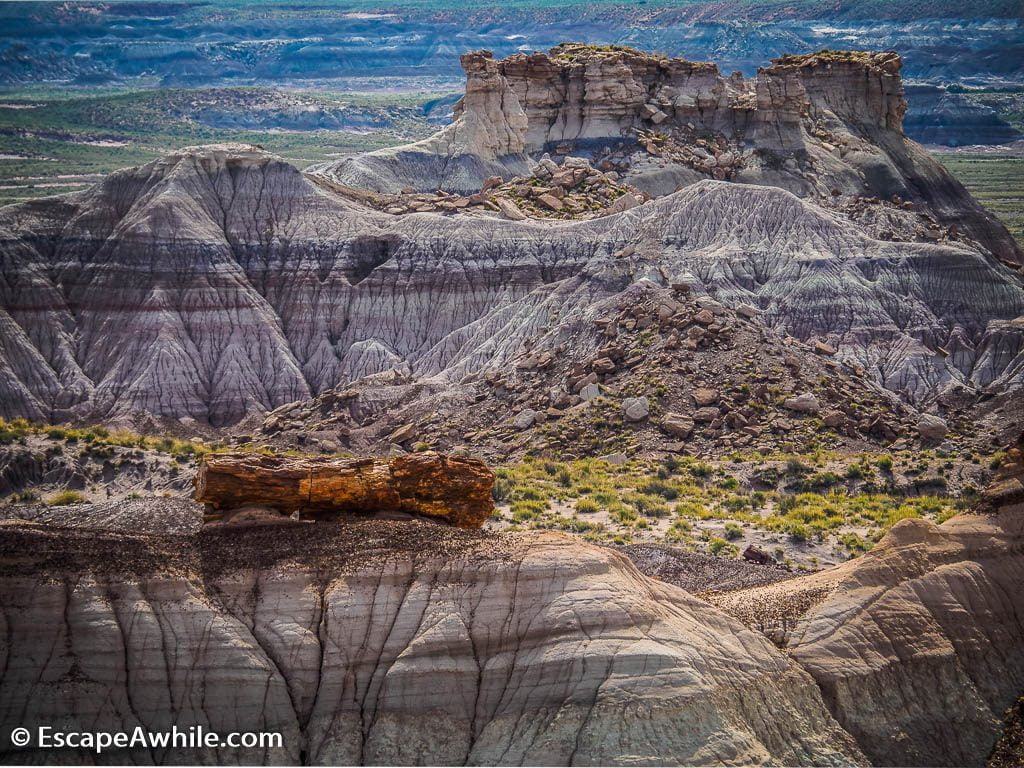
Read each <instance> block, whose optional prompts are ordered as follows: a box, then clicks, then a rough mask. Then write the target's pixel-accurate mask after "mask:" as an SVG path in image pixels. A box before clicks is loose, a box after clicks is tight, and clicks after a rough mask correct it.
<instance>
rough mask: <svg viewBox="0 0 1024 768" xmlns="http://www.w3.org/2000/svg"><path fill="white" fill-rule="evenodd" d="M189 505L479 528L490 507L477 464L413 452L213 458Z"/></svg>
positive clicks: (484, 471) (490, 479) (490, 478)
mask: <svg viewBox="0 0 1024 768" xmlns="http://www.w3.org/2000/svg"><path fill="white" fill-rule="evenodd" d="M195 485H196V494H195V498H196V501H198V502H200V503H201V504H205V505H207V508H208V509H209V510H211V511H212V512H213V513H215V514H216V513H220V514H223V513H225V512H230V511H231V510H234V509H239V508H242V507H247V506H257V507H270V508H271V509H276V510H277V511H279V512H281V513H282V514H285V515H292V514H297V515H298V517H299V519H303V518H312V519H315V518H318V517H321V518H322V517H324V516H325V515H337V514H339V513H350V514H353V513H359V514H374V513H407V514H413V515H423V516H426V517H430V518H438V519H441V520H444V521H446V522H448V523H451V524H452V525H457V526H459V527H462V528H479V527H480V526H481V525H483V524H484V521H485V520H486V519H487V518H488V517H489V516H490V514H491V512H492V511H493V509H494V501H493V499H492V497H491V491H492V489H493V486H494V473H493V472H492V471H491V470H490V469H489V468H488V466H487V465H486V464H484V463H483V462H482V461H480V460H479V459H473V458H468V457H462V456H442V455H440V454H437V453H433V452H424V453H414V454H410V455H408V456H395V457H391V458H387V459H328V458H323V459H319V458H293V457H286V456H268V455H265V454H259V453H218V454H213V455H211V456H209V457H207V458H206V459H205V460H204V461H203V463H202V464H201V465H200V467H199V471H198V473H197V474H196V477H195Z"/></svg>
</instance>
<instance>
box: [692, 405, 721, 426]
mask: <svg viewBox="0 0 1024 768" xmlns="http://www.w3.org/2000/svg"><path fill="white" fill-rule="evenodd" d="M719 413H720V411H719V410H718V406H717V405H709V406H707V407H706V408H698V409H697V410H696V411H694V412H693V420H694V421H696V422H697V423H699V424H708V423H710V422H712V421H714V420H715V419H717V418H718V415H719Z"/></svg>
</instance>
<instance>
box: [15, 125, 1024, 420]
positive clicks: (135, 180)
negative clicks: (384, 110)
mask: <svg viewBox="0 0 1024 768" xmlns="http://www.w3.org/2000/svg"><path fill="white" fill-rule="evenodd" d="M0 253H2V255H0V271H2V274H3V280H2V281H0V323H2V324H3V326H4V328H6V331H5V332H4V333H2V334H0V370H2V376H0V416H3V417H5V418H10V417H13V416H26V417H29V418H33V419H38V420H40V421H47V422H51V423H52V422H60V421H63V420H66V419H76V418H96V419H103V420H119V421H128V422H131V423H133V424H136V425H138V426H141V427H145V426H146V424H147V423H152V421H151V420H152V418H154V417H155V418H157V419H164V420H177V419H182V418H184V419H186V422H187V423H190V422H188V421H187V420H189V419H194V420H196V421H198V422H200V423H203V424H212V425H214V426H216V427H220V426H224V425H230V424H234V423H237V422H239V421H240V420H242V419H245V418H247V417H250V418H251V417H254V416H257V415H260V417H261V418H262V414H263V413H264V412H266V411H268V410H273V409H277V408H283V407H284V406H287V405H289V404H293V403H296V402H297V401H302V400H306V399H308V398H310V397H311V396H313V395H315V394H317V393H320V392H326V391H328V390H333V389H336V388H339V386H340V387H341V389H343V388H344V386H345V385H346V384H347V383H348V382H350V381H353V380H355V379H357V378H360V377H376V378H375V379H372V380H373V381H374V382H376V383H377V384H380V385H382V386H384V385H387V386H394V385H398V386H402V387H407V388H408V387H412V388H413V389H415V388H416V387H421V388H422V387H426V386H444V387H449V388H451V387H452V386H453V384H455V383H457V382H459V381H461V380H462V379H463V378H464V377H466V376H467V375H470V374H476V375H477V376H484V375H486V374H487V372H488V371H491V370H494V371H502V370H504V369H505V367H506V366H508V365H510V364H513V362H514V361H515V360H516V359H518V358H519V357H520V356H521V355H522V354H523V350H524V348H527V347H529V348H531V349H533V350H535V352H536V354H537V355H542V354H543V353H544V352H545V351H546V352H547V353H549V354H550V355H558V356H560V359H564V358H565V357H566V356H567V355H568V356H569V357H572V356H573V355H575V354H577V352H578V353H579V354H580V355H585V354H589V353H590V349H589V347H587V348H580V349H579V350H575V349H574V347H573V345H574V344H576V343H578V342H579V339H580V332H581V328H582V327H584V326H590V327H593V326H592V323H593V322H594V321H595V320H597V319H599V318H598V317H597V316H596V314H595V311H594V305H595V304H596V303H598V302H601V301H605V300H612V299H614V297H615V296H618V295H620V294H622V292H624V291H626V290H627V289H629V288H630V286H633V285H636V286H638V287H642V286H644V285H654V286H661V287H663V288H667V287H669V286H671V285H675V284H679V285H685V286H687V287H688V288H689V289H691V290H692V292H693V293H694V294H699V295H703V294H708V293H711V294H713V295H715V296H716V297H717V298H718V299H719V300H720V301H721V302H723V303H724V304H726V305H733V306H738V305H739V304H746V305H749V306H752V307H755V308H757V309H759V310H760V314H758V315H757V322H758V323H762V324H764V325H765V326H767V327H768V328H770V329H773V330H774V331H776V332H777V333H780V334H782V335H785V334H790V335H792V336H795V337H797V338H799V339H807V340H811V339H815V340H817V339H829V340H830V343H831V344H832V345H833V346H836V347H837V348H838V350H839V354H838V356H837V357H838V358H839V359H842V360H845V361H847V362H849V363H852V364H855V365H857V366H860V367H862V368H863V369H864V370H865V371H866V372H867V373H868V374H870V376H872V377H873V378H874V379H875V380H876V381H878V382H879V383H881V384H882V385H884V386H885V387H887V388H889V389H891V390H893V391H895V392H899V393H901V394H902V395H903V396H904V397H907V398H908V399H912V400H914V401H915V402H922V401H926V400H927V399H928V398H930V397H934V396H935V395H936V394H939V393H942V392H944V391H948V390H950V389H956V388H963V389H964V390H966V392H967V393H968V394H970V393H977V392H978V391H980V390H982V389H984V390H987V391H995V392H1003V391H1010V390H1013V389H1014V388H1015V387H1019V386H1020V384H1021V371H1022V370H1024V354H1022V350H1024V325H1022V324H1021V321H1020V320H1019V319H1017V318H1019V317H1020V316H1021V315H1022V314H1024V287H1022V284H1021V281H1020V278H1019V276H1018V275H1016V274H1014V273H1013V272H1012V271H1011V270H1009V269H1007V268H1006V267H1004V266H1002V265H1000V264H999V263H998V262H996V261H995V260H994V259H993V258H991V256H989V255H987V254H985V253H984V252H981V251H979V250H977V249H976V248H974V247H972V246H971V245H970V244H969V243H966V242H962V241H957V240H946V241H942V242H938V243H933V242H931V241H929V242H921V243H914V242H888V241H882V240H878V239H876V238H874V237H872V236H871V235H870V234H868V233H866V232H865V231H864V230H863V229H862V228H861V227H859V226H858V225H856V224H855V223H853V222H850V221H848V220H846V219H845V218H844V217H842V216H840V215H839V214H837V213H834V212H831V211H829V210H827V209H824V208H822V207H820V206H817V205H815V204H813V203H811V202H809V201H805V200H800V199H798V198H797V197H795V196H794V195H792V194H790V193H788V192H786V191H784V190H781V189H777V188H772V187H756V186H752V185H739V184H731V183H727V182H716V181H707V180H705V181H703V182H700V183H698V184H694V185H691V186H689V187H687V188H685V189H683V190H681V191H680V192H677V193H675V194H673V195H669V196H666V197H663V198H659V199H657V200H653V201H651V202H649V203H647V204H645V205H642V206H639V207H636V208H633V209H631V210H628V211H625V212H622V213H619V214H615V215H610V216H605V217H603V218H599V219H594V220H591V221H585V222H560V223H554V222H542V223H534V222H519V221H508V220H501V219H499V218H497V217H496V216H481V215H476V216H462V215H459V214H454V213H453V214H448V215H438V214H416V215H410V216H389V215H386V214H383V213H380V212H376V211H373V210H369V209H367V208H366V207H364V206H362V205H361V204H359V203H357V202H354V201H352V200H350V199H348V198H345V197H343V196H340V195H338V194H336V193H335V192H333V191H331V190H329V189H326V188H324V187H321V186H318V185H316V184H313V183H311V182H310V181H309V180H308V179H306V178H304V177H303V176H302V174H300V173H299V172H298V171H297V170H295V169H294V168H293V167H292V166H290V165H288V164H287V163H285V162H283V161H281V160H280V159H278V158H275V157H273V156H272V155H269V154H267V153H264V152H262V151H259V150H258V149H256V148H253V147H247V146H237V145H232V146H212V147H205V148H191V149H187V150H182V151H180V152H177V153H174V154H172V155H169V156H168V157H166V158H164V159H162V160H160V161H157V162H153V163H150V164H148V165H146V166H143V167H141V168H137V169H130V170H128V171H122V172H119V173H116V174H113V175H111V176H110V177H108V178H107V179H106V180H105V181H104V182H102V183H101V184H99V185H98V186H97V187H95V188H94V189H92V190H89V191H87V192H83V193H79V194H75V195H70V196H66V197H60V198H52V199H49V200H41V201H37V202H33V203H28V204H24V205H15V206H9V207H7V208H4V209H3V210H2V211H0ZM588 338H589V334H588ZM592 343H594V342H593V340H591V341H587V344H592ZM410 391H412V390H410ZM335 404H336V403H335ZM324 407H326V408H331V407H334V405H332V404H331V403H327V402H326V401H325V402H324ZM355 415H356V416H357V418H359V415H358V414H355ZM282 418H283V419H284V420H285V421H286V420H287V419H286V418H284V416H283V415H282Z"/></svg>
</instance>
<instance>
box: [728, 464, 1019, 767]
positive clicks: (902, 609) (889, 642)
mask: <svg viewBox="0 0 1024 768" xmlns="http://www.w3.org/2000/svg"><path fill="white" fill-rule="evenodd" d="M1018 451H1019V449H1018ZM1014 457H1015V458H1014V459H1013V461H1011V463H1010V464H1009V467H1008V469H1007V470H1006V471H1005V472H1004V473H1003V475H1002V477H1001V478H1000V482H1002V483H1005V482H1006V481H1007V480H1009V479H1011V477H1015V478H1018V479H1019V478H1020V477H1021V476H1022V474H1024V465H1022V464H1020V463H1014V462H1019V458H1018V457H1019V452H1018V453H1016V454H1014ZM990 498H992V499H993V500H995V499H998V503H997V505H996V506H995V511H994V512H992V513H991V514H964V515H960V516H957V517H954V518H953V519H951V520H949V521H947V522H945V523H943V524H942V525H935V524H933V523H930V522H927V521H924V520H919V519H909V520H903V521H901V522H900V523H898V524H897V525H895V526H894V527H893V528H892V529H891V530H890V531H889V533H888V534H886V536H885V537H884V538H883V539H882V541H881V542H879V544H878V545H877V546H876V547H875V548H874V549H873V550H872V551H871V552H869V553H867V554H866V555H864V556H862V557H860V558H858V559H856V560H853V561H850V562H849V563H846V564H844V565H841V566H839V567H837V568H834V569H831V570H828V571H823V572H821V573H818V574H814V575H812V576H807V577H804V578H801V579H795V580H792V581H786V582H782V583H780V584H774V585H770V586H767V587H757V588H753V589H750V590H740V591H737V592H732V593H727V594H725V595H723V596H720V597H718V598H715V599H713V602H715V603H717V604H718V605H719V606H721V607H723V608H725V609H726V610H728V611H730V612H731V613H733V614H734V615H736V616H738V617H740V618H741V619H743V620H744V621H746V622H747V623H748V624H749V625H751V626H757V627H759V628H761V629H762V630H763V631H765V632H766V633H767V634H768V635H769V636H770V637H772V638H774V639H775V640H776V642H777V643H779V644H780V645H782V646H784V647H785V649H786V652H787V653H788V654H789V655H790V656H791V657H792V658H793V659H795V660H796V661H798V662H799V663H800V665H801V666H802V667H804V668H805V669H807V670H808V671H809V672H810V673H811V675H812V676H813V677H814V678H815V680H816V681H817V682H818V684H819V685H820V686H821V689H822V692H823V694H824V696H825V701H826V702H827V703H828V706H829V709H830V710H831V711H832V713H833V714H834V715H835V717H836V719H837V720H839V722H840V723H842V725H843V727H844V728H846V729H847V730H848V731H849V732H850V733H852V734H853V735H854V736H855V737H856V739H857V741H858V743H859V744H860V745H861V747H862V748H863V749H864V752H865V753H866V754H867V756H868V757H869V758H870V760H871V762H872V763H873V764H875V765H949V766H982V765H984V764H985V758H986V756H987V755H988V754H989V753H990V752H991V750H992V748H993V745H994V744H995V742H996V740H997V738H998V737H999V735H1000V733H1001V732H1002V730H1003V715H1004V712H1006V710H1007V709H1008V708H1009V707H1010V706H1011V705H1012V704H1013V703H1014V702H1015V701H1016V700H1017V698H1018V697H1019V696H1020V695H1021V691H1024V655H1022V654H1021V652H1020V650H1021V648H1022V647H1024V596H1022V593H1021V590H1020V584H1021V583H1022V581H1024V556H1022V552H1024V546H1022V545H1024V496H1005V497H1000V496H998V494H996V495H994V496H993V495H990ZM951 724H955V725H951Z"/></svg>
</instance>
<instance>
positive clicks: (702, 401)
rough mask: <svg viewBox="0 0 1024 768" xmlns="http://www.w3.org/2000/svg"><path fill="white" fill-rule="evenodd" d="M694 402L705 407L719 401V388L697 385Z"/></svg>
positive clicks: (694, 391)
mask: <svg viewBox="0 0 1024 768" xmlns="http://www.w3.org/2000/svg"><path fill="white" fill-rule="evenodd" d="M693 402H695V403H696V404H697V405H698V406H699V407H701V408H703V407H705V406H708V405H714V404H715V403H717V402H718V390H717V389H711V388H710V387H697V388H696V389H694V390H693Z"/></svg>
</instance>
